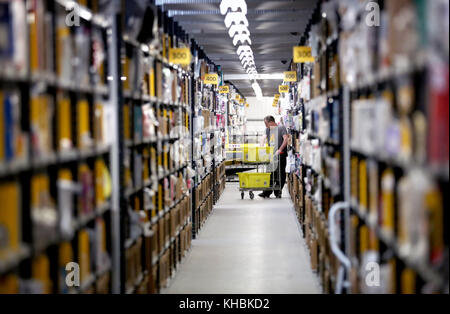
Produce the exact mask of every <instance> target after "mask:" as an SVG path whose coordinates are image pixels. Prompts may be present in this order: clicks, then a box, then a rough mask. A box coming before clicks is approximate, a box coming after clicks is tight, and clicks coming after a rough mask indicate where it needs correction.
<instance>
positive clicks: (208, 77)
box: [203, 73, 219, 85]
mask: <svg viewBox="0 0 450 314" xmlns="http://www.w3.org/2000/svg"><path fill="white" fill-rule="evenodd" d="M203 83H205V84H206V85H219V75H218V74H217V73H212V74H205V80H204V81H203Z"/></svg>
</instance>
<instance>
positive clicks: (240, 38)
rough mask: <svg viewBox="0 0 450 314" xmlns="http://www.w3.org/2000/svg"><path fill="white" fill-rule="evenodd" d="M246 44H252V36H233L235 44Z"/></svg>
mask: <svg viewBox="0 0 450 314" xmlns="http://www.w3.org/2000/svg"><path fill="white" fill-rule="evenodd" d="M239 42H240V43H242V44H245V42H247V43H248V44H250V45H251V44H252V40H251V39H250V36H248V35H245V34H240V35H236V36H234V38H233V45H235V46H237V44H238V43H239Z"/></svg>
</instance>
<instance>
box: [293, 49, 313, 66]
mask: <svg viewBox="0 0 450 314" xmlns="http://www.w3.org/2000/svg"><path fill="white" fill-rule="evenodd" d="M310 62H315V59H314V57H313V56H312V49H311V47H304V46H299V47H294V63H310Z"/></svg>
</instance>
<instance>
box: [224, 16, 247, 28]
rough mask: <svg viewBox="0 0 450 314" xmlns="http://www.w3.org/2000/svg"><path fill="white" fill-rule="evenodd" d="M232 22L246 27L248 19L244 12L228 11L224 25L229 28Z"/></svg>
mask: <svg viewBox="0 0 450 314" xmlns="http://www.w3.org/2000/svg"><path fill="white" fill-rule="evenodd" d="M233 24H237V25H239V24H244V25H245V26H246V27H248V20H247V17H246V16H245V14H244V13H242V12H230V13H228V14H227V16H226V17H225V26H226V27H227V28H230V27H231V25H233Z"/></svg>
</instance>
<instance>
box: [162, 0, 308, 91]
mask: <svg viewBox="0 0 450 314" xmlns="http://www.w3.org/2000/svg"><path fill="white" fill-rule="evenodd" d="M156 2H157V4H163V10H164V11H168V12H169V16H172V17H174V19H175V21H177V22H178V23H179V24H180V26H181V27H182V28H184V29H185V30H186V32H187V33H188V34H189V35H190V36H191V37H193V38H194V39H195V40H196V42H197V44H198V45H199V46H200V47H202V49H203V50H204V51H205V53H206V54H207V56H208V57H209V58H210V59H211V60H212V61H213V62H214V63H215V64H216V65H220V66H222V70H223V72H224V74H226V75H229V74H245V70H244V69H243V68H242V65H241V62H240V61H239V57H238V56H237V55H236V49H237V47H234V46H233V42H232V39H231V38H230V37H229V36H228V30H227V28H226V27H225V24H224V16H223V15H221V14H220V8H219V6H220V2H221V0H160V1H156ZM246 2H247V6H248V13H247V18H248V21H249V24H250V25H249V30H250V32H251V39H252V49H253V52H254V55H255V63H256V67H257V70H258V73H259V74H272V73H282V72H284V71H286V70H287V69H288V67H289V64H290V61H291V59H292V47H293V46H296V45H298V43H299V41H300V37H301V34H303V32H304V30H305V28H306V26H307V23H308V21H309V19H310V17H311V15H312V13H313V9H314V8H315V6H316V3H317V0H297V1H295V0H277V1H263V0H247V1H246ZM282 61H285V64H283V63H282ZM258 83H259V85H260V86H261V88H262V90H263V94H264V96H267V97H271V96H273V95H274V94H276V93H277V92H278V85H280V83H281V81H278V80H260V81H258ZM233 84H234V85H235V86H236V87H237V88H238V89H239V90H240V91H241V93H243V94H244V96H246V97H252V96H254V95H255V94H254V91H253V89H252V87H251V82H250V81H245V80H244V81H242V80H240V81H233Z"/></svg>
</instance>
